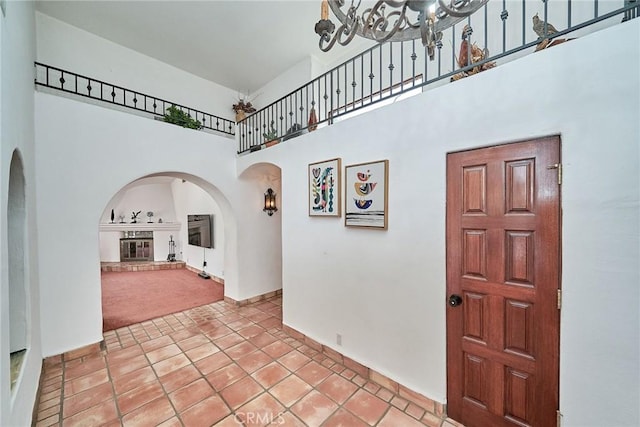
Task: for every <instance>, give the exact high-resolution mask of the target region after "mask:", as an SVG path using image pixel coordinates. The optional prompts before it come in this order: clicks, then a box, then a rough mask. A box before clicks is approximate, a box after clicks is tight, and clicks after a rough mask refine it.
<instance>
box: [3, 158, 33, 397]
mask: <svg viewBox="0 0 640 427" xmlns="http://www.w3.org/2000/svg"><path fill="white" fill-rule="evenodd" d="M26 216H27V212H26V204H25V179H24V170H23V165H22V159H21V157H20V153H19V152H18V151H17V150H15V151H14V152H13V156H12V158H11V166H10V169H9V194H8V202H7V247H8V249H9V250H8V258H9V352H10V354H11V357H10V359H11V388H12V389H13V387H14V385H15V383H16V381H17V379H18V377H19V374H20V369H21V365H22V360H23V359H24V355H25V353H26V350H27V343H28V336H27V334H28V327H29V325H28V321H27V319H28V315H27V314H28V306H27V289H26V287H27V283H26V280H25V268H26V252H27V251H26V240H27V239H26Z"/></svg>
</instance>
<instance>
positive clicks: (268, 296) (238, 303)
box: [224, 289, 282, 307]
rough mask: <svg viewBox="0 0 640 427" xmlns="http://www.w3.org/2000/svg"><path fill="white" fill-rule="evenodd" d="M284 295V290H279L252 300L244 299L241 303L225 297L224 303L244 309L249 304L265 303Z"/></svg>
mask: <svg viewBox="0 0 640 427" xmlns="http://www.w3.org/2000/svg"><path fill="white" fill-rule="evenodd" d="M279 295H282V289H278V290H275V291H271V292H267V293H266V294H262V295H257V296H255V297H251V298H247V299H243V300H240V301H237V300H234V299H233V298H230V297H227V296H225V297H224V302H226V303H227V304H232V305H235V306H236V307H242V306H244V305H247V304H252V303H254V302H258V301H263V300H266V299H269V298H273V297H276V296H279Z"/></svg>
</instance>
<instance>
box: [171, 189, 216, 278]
mask: <svg viewBox="0 0 640 427" xmlns="http://www.w3.org/2000/svg"><path fill="white" fill-rule="evenodd" d="M171 191H172V194H173V200H174V203H175V205H174V207H175V212H176V215H177V217H178V218H180V222H182V224H185V226H184V227H182V229H181V231H180V234H179V242H180V243H179V245H178V246H177V247H176V253H177V256H178V258H179V259H181V260H183V261H185V262H186V263H187V265H189V266H191V267H193V268H196V269H198V270H204V271H206V272H207V273H209V274H213V275H214V276H217V277H221V278H224V248H225V241H224V240H225V239H224V222H223V216H222V210H221V209H220V206H218V204H217V203H216V201H215V200H214V199H213V198H212V197H211V196H210V195H209V194H208V193H207V192H206V191H204V190H203V189H202V188H200V187H198V186H197V185H195V184H193V183H191V182H189V181H184V182H183V181H182V180H181V179H176V180H174V181H173V183H172V184H171ZM190 214H210V215H213V248H212V249H208V248H201V247H197V246H193V245H189V244H188V242H189V239H188V237H187V233H188V229H187V227H186V224H187V215H190ZM203 261H206V262H207V266H206V267H204V268H203Z"/></svg>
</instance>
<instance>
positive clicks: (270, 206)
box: [262, 188, 278, 216]
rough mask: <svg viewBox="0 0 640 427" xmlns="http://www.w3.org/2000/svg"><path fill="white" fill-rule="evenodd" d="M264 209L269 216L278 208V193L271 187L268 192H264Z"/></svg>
mask: <svg viewBox="0 0 640 427" xmlns="http://www.w3.org/2000/svg"><path fill="white" fill-rule="evenodd" d="M262 210H263V211H264V212H266V213H267V215H269V216H271V215H273V213H274V212H277V210H278V208H277V207H276V193H274V192H273V190H272V189H270V188H269V189H268V190H267V192H266V193H264V209H262Z"/></svg>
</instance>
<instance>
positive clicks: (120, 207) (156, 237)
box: [100, 158, 181, 262]
mask: <svg viewBox="0 0 640 427" xmlns="http://www.w3.org/2000/svg"><path fill="white" fill-rule="evenodd" d="M140 160H141V161H145V159H144V158H142V159H140ZM172 181H173V179H172V178H167V177H149V178H142V179H139V180H136V181H134V182H132V183H130V184H128V185H126V186H125V187H124V188H123V189H121V190H120V191H119V192H118V193H117V194H115V195H114V196H113V198H112V199H111V200H110V201H109V203H107V206H106V207H105V209H104V212H103V213H102V215H101V217H100V224H108V223H109V222H110V221H111V209H113V211H114V217H115V219H114V222H116V223H120V217H121V216H122V217H124V222H125V223H126V224H131V222H132V216H133V212H138V211H141V212H140V214H138V219H137V223H138V224H143V225H144V227H140V228H139V229H143V228H144V229H145V230H151V231H153V246H154V249H153V258H154V261H165V260H166V259H167V255H168V253H169V243H168V242H169V236H174V240H176V244H177V245H180V240H179V235H178V234H179V228H180V227H181V224H179V221H176V212H175V207H174V200H173V193H172V191H171V182H172ZM149 211H150V212H153V217H151V220H152V222H153V224H155V225H149V224H148V221H149V218H148V217H147V212H149ZM160 219H162V223H163V226H160V225H159V223H158V221H159V220H160ZM171 224H175V227H177V228H176V229H175V230H173V229H172V230H170V231H164V230H160V229H158V228H159V227H166V226H170V225H171ZM127 226H128V225H127ZM154 227H158V228H155V229H154ZM128 230H129V231H133V230H136V228H135V227H133V228H129V229H128ZM120 238H122V230H121V229H120V228H118V230H117V231H101V232H100V261H104V262H117V261H120Z"/></svg>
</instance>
